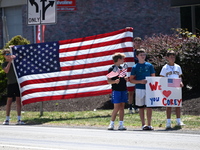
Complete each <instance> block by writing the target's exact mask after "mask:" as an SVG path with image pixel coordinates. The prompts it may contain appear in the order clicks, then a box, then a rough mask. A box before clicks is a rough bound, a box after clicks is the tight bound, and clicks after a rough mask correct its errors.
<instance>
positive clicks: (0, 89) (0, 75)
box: [0, 35, 30, 95]
mask: <svg viewBox="0 0 200 150" xmlns="http://www.w3.org/2000/svg"><path fill="white" fill-rule="evenodd" d="M26 44H30V41H28V40H27V39H25V38H23V37H22V36H20V35H17V36H15V37H13V38H12V39H11V40H10V41H9V42H8V43H6V45H5V46H4V48H9V46H10V45H26ZM3 62H4V57H3V56H2V55H0V63H1V64H2V63H3ZM0 85H1V86H0V95H3V94H5V92H6V86H7V79H6V74H5V72H4V71H3V69H2V67H0Z"/></svg>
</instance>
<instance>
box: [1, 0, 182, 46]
mask: <svg viewBox="0 0 200 150" xmlns="http://www.w3.org/2000/svg"><path fill="white" fill-rule="evenodd" d="M47 1H48V0H47ZM57 4H58V6H59V7H58V8H59V10H58V12H57V23H56V24H53V25H46V30H45V41H46V42H49V41H58V40H66V39H74V38H80V37H86V36H92V35H96V34H102V33H107V32H112V31H115V30H119V29H123V28H125V27H133V28H134V36H140V37H142V38H143V37H145V36H146V35H147V36H151V35H153V34H154V33H163V34H170V33H172V31H171V28H180V27H181V18H180V17H181V15H180V8H179V7H178V8H172V7H171V5H170V0H148V1H147V0H132V1H131V0H101V1H99V0H57ZM68 6H69V7H68ZM62 7H63V9H62ZM0 9H1V12H0V14H1V16H2V20H0V48H2V47H3V46H4V44H5V43H6V42H7V41H8V40H10V39H11V38H12V37H13V36H15V35H22V36H23V37H25V38H27V39H28V40H30V41H31V43H34V42H35V36H36V35H35V34H36V26H33V25H32V26H30V25H27V0H0Z"/></svg>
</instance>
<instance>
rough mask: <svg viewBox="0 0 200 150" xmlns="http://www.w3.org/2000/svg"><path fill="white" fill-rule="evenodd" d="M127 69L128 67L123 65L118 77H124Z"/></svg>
mask: <svg viewBox="0 0 200 150" xmlns="http://www.w3.org/2000/svg"><path fill="white" fill-rule="evenodd" d="M127 68H128V65H127V64H124V66H123V68H122V70H120V73H119V77H121V78H122V77H125V76H126V74H127Z"/></svg>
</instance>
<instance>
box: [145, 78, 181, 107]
mask: <svg viewBox="0 0 200 150" xmlns="http://www.w3.org/2000/svg"><path fill="white" fill-rule="evenodd" d="M146 79H147V84H146V105H147V107H182V88H181V87H180V82H181V79H172V78H167V77H146Z"/></svg>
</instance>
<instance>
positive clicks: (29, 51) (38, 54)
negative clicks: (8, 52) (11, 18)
mask: <svg viewBox="0 0 200 150" xmlns="http://www.w3.org/2000/svg"><path fill="white" fill-rule="evenodd" d="M58 51H59V44H58V43H57V42H48V43H40V44H39V45H38V44H31V45H23V46H15V47H14V49H13V55H15V56H16V58H15V60H14V62H15V64H16V66H17V67H16V72H17V74H18V77H21V76H24V75H30V74H41V73H48V72H55V71H59V70H60V62H59V52H58Z"/></svg>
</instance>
